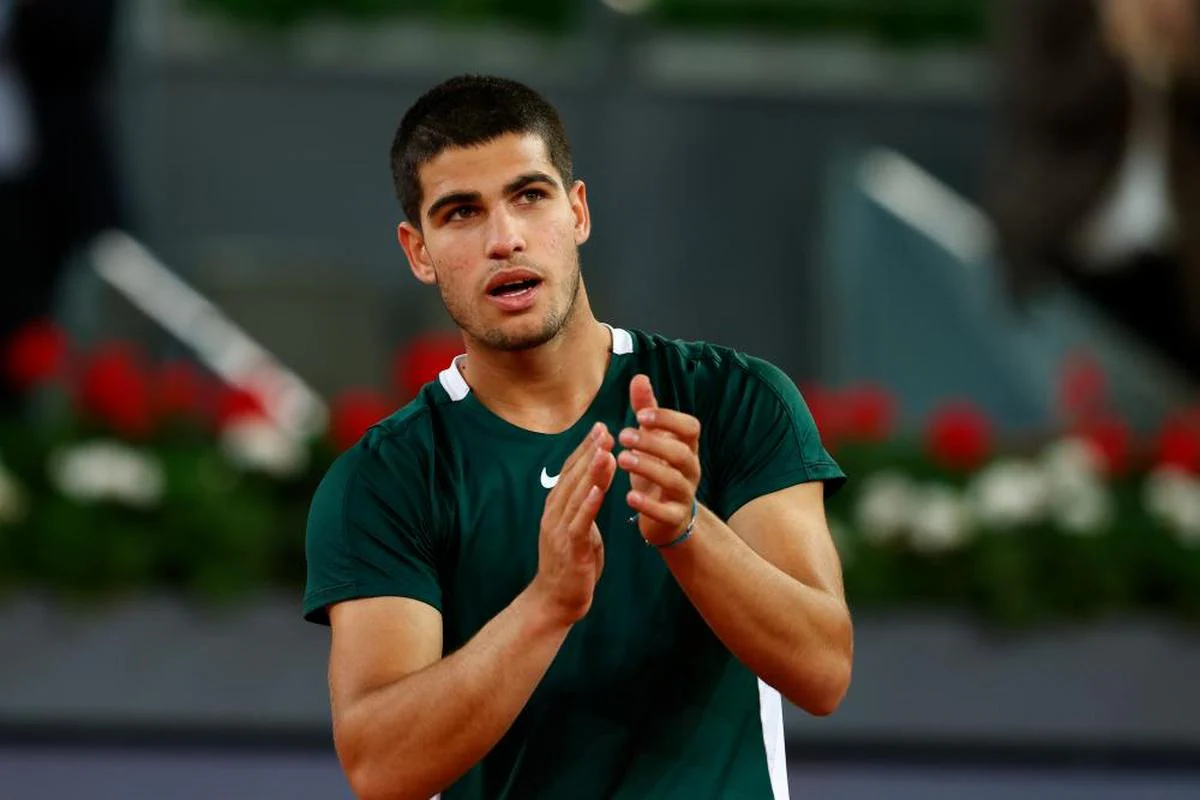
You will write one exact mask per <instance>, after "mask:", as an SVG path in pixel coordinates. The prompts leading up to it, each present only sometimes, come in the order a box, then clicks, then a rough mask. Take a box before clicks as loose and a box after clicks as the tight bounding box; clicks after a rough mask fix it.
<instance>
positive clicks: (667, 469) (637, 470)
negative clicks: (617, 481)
mask: <svg viewBox="0 0 1200 800" xmlns="http://www.w3.org/2000/svg"><path fill="white" fill-rule="evenodd" d="M617 463H618V464H619V465H620V467H621V469H623V470H625V471H626V472H628V473H629V474H631V475H640V476H641V477H643V478H645V479H646V480H648V481H650V482H651V483H653V484H654V485H655V486H658V487H661V488H662V489H663V490H664V491H665V492H666V493H667V494H668V495H670V496H672V497H686V496H688V495H689V494H691V493H692V482H691V481H689V480H688V479H687V476H685V475H684V474H683V473H682V472H680V471H679V470H678V469H676V468H675V467H673V466H671V465H670V464H667V463H665V462H662V461H659V460H658V459H656V458H644V457H641V456H639V455H638V454H637V453H636V452H634V451H633V450H622V451H621V455H620V456H619V457H618V458H617Z"/></svg>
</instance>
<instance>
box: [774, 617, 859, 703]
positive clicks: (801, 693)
mask: <svg viewBox="0 0 1200 800" xmlns="http://www.w3.org/2000/svg"><path fill="white" fill-rule="evenodd" d="M819 661H820V664H819V666H817V667H816V669H815V670H811V671H809V672H808V674H807V676H806V678H807V679H806V680H804V681H802V683H803V686H802V687H800V688H799V689H798V691H797V692H796V696H795V697H789V698H788V699H789V700H791V701H792V702H793V703H795V704H796V705H797V706H798V707H799V708H801V709H803V710H804V711H806V712H807V713H809V714H811V715H813V716H814V717H828V716H829V715H830V714H832V713H833V712H835V711H837V710H838V707H840V706H841V704H842V701H843V700H844V699H845V698H846V693H847V692H849V691H850V677H851V673H852V672H853V664H854V637H853V633H852V629H851V625H850V618H849V615H847V617H846V619H845V624H844V626H840V630H839V631H838V632H837V635H836V636H835V637H833V640H832V641H831V642H830V644H829V647H828V649H827V650H826V652H825V654H824V658H821V659H820V660H819Z"/></svg>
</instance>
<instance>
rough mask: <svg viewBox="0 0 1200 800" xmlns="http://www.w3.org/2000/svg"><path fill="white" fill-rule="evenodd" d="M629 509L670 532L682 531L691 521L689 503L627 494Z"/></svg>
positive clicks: (632, 493)
mask: <svg viewBox="0 0 1200 800" xmlns="http://www.w3.org/2000/svg"><path fill="white" fill-rule="evenodd" d="M625 502H627V503H628V504H629V507H630V508H632V509H633V510H634V511H636V512H638V513H639V514H641V515H642V516H644V517H648V518H650V519H652V520H654V521H655V522H661V523H662V524H663V525H666V526H668V527H670V528H671V529H672V530H680V531H681V530H683V529H684V528H686V527H687V525H688V523H689V522H691V521H692V505H691V503H687V504H686V505H685V504H684V503H680V502H677V501H672V500H654V499H652V498H650V497H648V496H646V495H645V494H642V493H641V492H629V494H627V495H626V496H625Z"/></svg>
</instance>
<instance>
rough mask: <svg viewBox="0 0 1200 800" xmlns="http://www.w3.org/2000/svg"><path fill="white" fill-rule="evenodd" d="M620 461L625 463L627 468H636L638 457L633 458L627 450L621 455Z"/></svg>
mask: <svg viewBox="0 0 1200 800" xmlns="http://www.w3.org/2000/svg"><path fill="white" fill-rule="evenodd" d="M621 459H622V460H623V461H624V462H625V465H626V466H629V467H636V466H637V463H638V457H637V456H635V455H634V454H633V453H631V452H629V451H628V450H625V451H624V452H622V453H621Z"/></svg>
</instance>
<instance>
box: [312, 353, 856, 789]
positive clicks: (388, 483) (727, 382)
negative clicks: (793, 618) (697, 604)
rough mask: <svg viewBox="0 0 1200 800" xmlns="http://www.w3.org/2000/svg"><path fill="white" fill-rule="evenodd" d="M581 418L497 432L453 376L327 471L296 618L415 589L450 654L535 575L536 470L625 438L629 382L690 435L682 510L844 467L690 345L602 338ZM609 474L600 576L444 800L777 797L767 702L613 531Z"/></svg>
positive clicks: (740, 358)
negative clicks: (517, 707)
mask: <svg viewBox="0 0 1200 800" xmlns="http://www.w3.org/2000/svg"><path fill="white" fill-rule="evenodd" d="M612 342H613V344H612V357H611V358H610V362H609V366H608V369H607V372H606V375H605V378H604V382H603V384H602V386H601V388H600V391H599V393H598V394H597V395H596V398H595V400H594V401H593V402H592V404H591V406H590V407H589V408H588V410H587V412H586V413H585V414H584V415H583V417H582V418H580V420H579V421H578V422H577V423H576V424H575V425H573V426H572V427H571V428H570V429H569V430H567V431H564V432H563V433H560V434H553V435H551V434H542V433H534V432H531V431H527V430H524V429H522V428H519V427H516V426H514V425H512V424H510V423H508V422H505V421H504V420H502V419H501V418H499V417H498V416H496V415H495V414H493V413H492V412H491V411H489V410H488V409H487V408H486V407H485V406H484V405H483V404H482V403H480V402H479V401H478V400H477V399H476V398H475V396H474V395H473V394H472V393H471V391H470V388H469V387H468V386H467V384H466V382H465V381H464V380H463V378H462V375H461V373H460V372H459V371H458V369H457V367H456V366H455V365H451V366H449V367H448V368H447V369H446V370H444V371H443V372H442V374H441V376H440V378H439V380H438V381H437V382H434V383H430V384H428V385H427V386H425V387H424V388H423V389H422V390H421V392H420V395H419V396H418V397H417V398H416V399H414V400H413V401H412V402H411V403H409V404H408V405H407V406H406V407H404V408H403V409H401V410H400V411H398V412H396V413H395V414H393V415H392V416H391V417H389V418H388V419H386V420H384V421H382V422H380V423H379V424H377V425H376V426H375V427H373V428H372V429H371V430H370V431H369V432H368V433H367V434H366V435H365V436H364V437H363V439H362V441H360V442H359V443H358V444H357V445H356V446H355V447H353V448H351V449H350V450H349V451H347V452H346V453H344V454H343V455H342V456H341V457H340V458H339V459H338V460H337V462H336V463H335V464H334V465H333V467H332V468H331V469H330V471H329V473H328V475H327V476H326V477H325V479H324V481H323V482H322V484H321V486H320V488H319V489H318V490H317V493H316V496H315V498H314V500H313V504H312V509H311V513H310V517H309V524H308V538H307V552H308V586H307V591H306V593H305V596H304V614H305V617H306V618H307V619H308V620H310V621H313V622H318V623H326V624H327V623H328V615H327V613H326V609H327V607H328V606H329V605H330V604H333V603H337V602H340V601H343V600H349V599H352V598H361V597H377V596H399V597H409V598H415V599H417V600H420V601H422V602H425V603H428V604H429V605H431V606H433V607H434V608H437V609H439V610H440V611H441V613H442V621H443V626H444V643H445V644H444V647H445V652H447V653H449V652H453V651H454V650H455V649H457V648H459V647H461V646H462V645H463V644H464V643H466V642H467V641H468V640H469V639H470V638H471V637H472V636H473V635H474V634H475V633H476V632H477V631H478V630H479V629H480V628H482V627H483V625H484V624H485V623H486V622H488V621H489V620H490V619H492V618H493V617H494V616H496V614H497V613H499V612H500V611H501V610H503V609H504V608H505V607H506V606H507V605H508V604H509V603H510V602H512V600H513V599H514V598H515V597H516V596H517V594H519V593H520V592H521V591H522V590H523V589H524V588H525V587H526V586H527V585H528V584H529V582H530V581H531V580H532V579H533V577H534V575H535V573H536V571H537V555H538V531H539V522H540V519H541V515H542V509H543V505H544V503H545V498H546V494H547V491H548V489H547V488H546V485H547V484H548V483H550V484H551V485H552V480H553V476H555V475H557V474H558V472H559V469H560V468H561V466H562V464H563V462H564V460H565V459H566V458H567V456H568V455H569V454H570V453H571V452H572V451H573V450H574V449H575V447H576V446H577V445H578V443H579V442H580V441H581V439H582V437H583V436H584V435H585V434H586V432H587V431H588V429H589V428H590V427H591V426H592V424H594V423H595V422H596V421H597V420H602V421H603V422H605V423H606V424H607V425H608V427H609V430H610V431H612V432H613V434H614V435H615V434H616V433H617V432H619V431H620V430H621V428H623V427H635V426H636V424H637V423H636V420H635V419H634V415H633V412H632V410H631V408H630V404H629V382H630V380H631V379H632V378H633V376H634V375H636V374H638V373H639V372H640V373H645V374H647V375H648V376H649V377H650V380H651V383H652V385H653V387H654V391H655V394H656V396H657V398H658V401H659V403H660V404H661V405H662V406H664V407H666V408H675V409H679V410H682V411H685V412H687V413H689V414H692V415H694V416H696V417H697V418H698V419H699V420H700V422H701V425H702V433H701V443H700V457H701V464H702V468H703V479H702V480H701V483H700V487H699V500H700V502H701V503H703V504H704V505H705V506H707V507H708V508H709V509H711V510H712V511H713V512H715V513H716V514H717V515H718V516H719V517H720V518H721V519H724V520H728V519H729V517H730V516H731V515H732V514H733V513H734V512H735V511H737V510H738V509H739V508H740V507H741V506H743V505H744V504H745V503H747V502H749V501H750V500H753V499H754V498H756V497H759V496H761V495H765V494H767V493H769V492H773V491H776V490H778V489H782V488H785V487H788V486H792V485H794V484H798V483H803V482H807V481H825V482H826V492H827V493H829V492H831V491H833V490H835V489H836V488H838V487H840V485H841V484H842V482H844V480H845V476H844V475H843V473H842V471H841V470H840V469H839V468H838V466H837V464H836V463H835V462H834V460H833V459H832V458H831V457H830V455H829V454H828V453H827V452H826V451H825V449H824V447H823V446H822V444H821V440H820V437H819V435H818V433H817V430H816V427H815V425H814V424H813V420H812V416H811V415H810V414H809V411H808V409H807V407H806V406H805V403H804V400H803V399H802V398H801V395H800V392H799V391H798V390H797V389H796V387H795V385H794V384H793V383H792V381H791V380H789V379H788V378H787V377H786V376H785V375H784V374H783V372H781V371H780V370H779V369H777V368H776V367H774V366H772V365H771V364H769V363H767V362H765V361H762V360H760V359H756V358H753V357H750V356H746V355H743V354H741V353H738V352H736V351H733V350H730V349H727V348H723V347H717V346H714V345H710V344H705V343H699V342H695V343H693V342H679V341H673V340H668V339H664V338H662V337H659V336H654V335H648V334H645V333H641V332H637V331H626V330H622V329H613V331H612ZM628 490H629V476H628V475H627V474H626V473H625V472H624V471H622V470H619V469H618V470H617V475H616V478H615V479H614V481H613V485H612V488H611V489H610V490H609V492H608V495H607V497H606V498H605V501H604V505H603V507H602V508H601V509H600V513H599V515H598V516H597V525H598V527H599V529H600V532H601V535H602V536H603V538H604V548H605V551H604V552H605V557H604V574H603V576H602V577H601V578H600V581H599V583H598V584H597V586H596V594H595V598H594V600H593V604H592V607H591V610H590V612H589V613H588V615H587V616H586V617H585V618H584V619H583V620H582V621H580V622H579V623H578V624H576V625H575V627H574V628H573V629H572V630H571V632H570V634H569V635H568V636H567V639H566V641H565V642H564V644H563V646H562V649H561V650H560V651H559V652H558V654H557V656H556V657H555V659H554V661H553V663H552V664H551V665H550V668H549V670H548V672H547V673H546V675H545V677H544V678H543V680H542V682H541V683H540V684H539V685H538V687H537V689H536V690H535V691H534V693H533V696H532V697H531V698H530V700H529V703H528V704H527V705H526V707H525V708H524V710H522V712H521V713H520V715H519V716H518V717H517V719H516V721H515V723H514V724H513V726H512V728H511V729H510V730H509V731H508V733H507V734H505V736H504V737H503V738H502V739H501V740H500V741H499V742H498V743H497V745H496V746H495V747H494V748H493V749H492V750H491V752H489V753H488V755H487V756H485V757H484V759H483V760H482V761H481V762H480V763H479V764H477V765H476V766H475V767H474V768H472V769H471V770H470V771H469V772H468V773H467V774H466V775H465V776H463V777H462V778H461V779H460V780H459V781H458V782H457V783H455V784H454V785H453V786H451V787H450V788H448V789H447V790H446V791H445V792H443V794H442V797H443V798H444V800H460V799H462V800H477V799H478V800H481V799H482V798H488V799H489V800H490V799H492V798H495V799H497V800H499V799H501V798H503V799H504V800H535V799H536V798H555V799H558V798H571V800H590V799H591V798H596V800H600V798H605V800H608V799H609V798H618V799H619V800H644V798H651V797H653V798H656V799H657V800H674V799H676V798H677V799H678V800H700V799H701V798H709V797H712V798H764V799H765V798H771V799H772V800H783V799H784V798H786V797H787V796H788V793H787V773H786V766H787V765H786V758H785V756H784V749H783V717H782V705H781V700H780V696H779V694H778V692H776V691H775V690H774V689H772V688H770V687H768V686H767V685H766V684H765V683H762V682H761V681H759V680H758V679H757V678H756V677H755V675H754V674H753V673H751V672H750V671H749V670H748V669H746V667H745V666H743V665H742V664H741V662H739V661H738V660H737V659H736V658H735V657H734V656H733V655H732V654H731V653H730V652H729V650H728V649H726V647H725V646H724V645H723V644H721V642H720V641H719V640H718V639H717V637H716V636H715V635H714V634H713V633H712V631H711V629H709V627H708V626H707V625H706V624H705V622H704V620H703V619H702V618H701V617H700V615H699V614H698V613H697V612H696V610H695V608H694V607H693V606H692V605H691V603H690V602H689V601H688V599H687V597H686V596H685V595H684V593H683V591H682V590H681V589H680V588H679V585H678V583H677V582H676V581H675V579H674V577H673V576H672V575H671V573H670V572H669V571H668V569H667V567H666V565H665V564H664V562H663V559H662V557H661V556H660V555H659V554H658V553H657V552H656V551H655V550H654V548H651V547H648V546H647V545H646V544H645V543H644V542H643V541H642V539H641V537H640V535H639V534H638V531H637V527H636V525H634V524H631V523H630V522H629V521H628V520H629V517H630V515H631V514H632V512H631V511H630V509H629V507H628V505H627V504H626V503H625V494H626V492H627V491H628Z"/></svg>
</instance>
